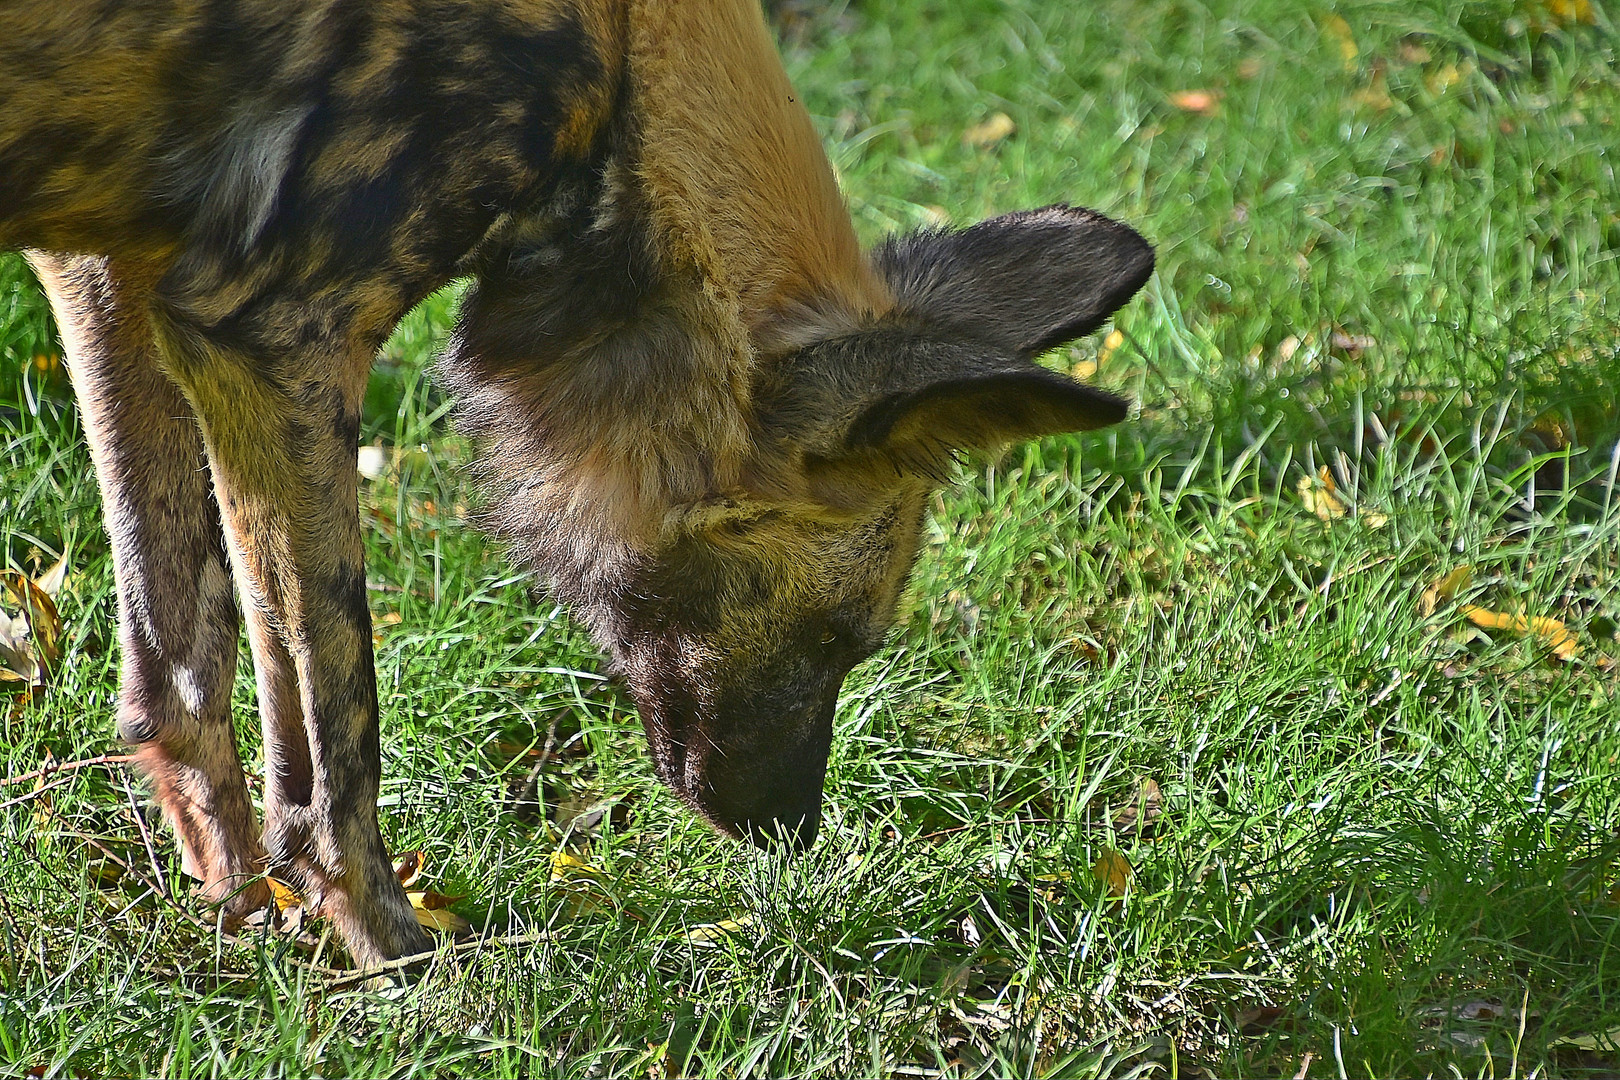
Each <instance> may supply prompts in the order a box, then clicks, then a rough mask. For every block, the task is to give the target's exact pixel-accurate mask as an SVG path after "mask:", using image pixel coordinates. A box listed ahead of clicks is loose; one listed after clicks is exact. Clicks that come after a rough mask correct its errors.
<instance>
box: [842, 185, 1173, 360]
mask: <svg viewBox="0 0 1620 1080" xmlns="http://www.w3.org/2000/svg"><path fill="white" fill-rule="evenodd" d="M873 262H874V264H875V265H876V267H877V269H878V271H879V272H880V273H881V274H882V275H883V276H884V278H885V279H886V280H887V282H888V285H889V288H890V290H891V291H892V292H893V293H894V296H895V299H896V302H897V304H896V310H897V313H898V314H899V316H900V317H902V318H905V319H908V320H910V321H913V322H914V323H916V324H918V325H920V326H921V327H922V328H923V329H924V331H925V332H926V333H928V334H929V336H934V337H939V338H944V339H953V338H954V339H958V340H975V341H983V342H987V343H990V344H994V345H996V346H999V347H1000V348H1001V349H1005V350H1008V351H1011V352H1013V353H1015V354H1017V355H1019V356H1026V357H1027V356H1033V355H1036V354H1038V353H1041V352H1045V351H1046V350H1047V349H1050V348H1053V347H1055V346H1058V345H1061V344H1063V343H1064V342H1066V341H1073V340H1074V339H1075V338H1077V337H1080V336H1082V335H1084V334H1089V333H1090V332H1091V331H1093V330H1095V329H1096V328H1097V327H1099V326H1101V325H1102V323H1103V320H1105V319H1107V318H1108V316H1110V315H1112V314H1113V313H1114V312H1115V311H1116V310H1117V309H1118V308H1119V307H1120V305H1122V304H1124V303H1125V301H1127V300H1129V299H1130V298H1131V296H1132V295H1134V294H1135V292H1136V290H1138V289H1140V288H1141V287H1142V285H1143V283H1144V282H1146V281H1147V279H1148V276H1149V275H1150V274H1152V273H1153V249H1152V248H1151V247H1149V246H1148V243H1147V241H1146V240H1143V239H1142V237H1141V236H1140V235H1138V234H1137V232H1136V231H1135V230H1134V229H1132V228H1130V227H1129V226H1127V225H1121V224H1120V223H1119V222H1117V221H1112V220H1110V219H1108V218H1106V217H1104V216H1102V215H1101V214H1097V213H1093V212H1092V211H1090V210H1082V209H1080V208H1078V207H1072V206H1062V205H1059V206H1048V207H1045V208H1044V209H1041V210H1027V211H1023V212H1020V213H1016V214H1007V215H1005V216H1003V217H998V218H991V219H990V220H989V221H984V222H980V223H979V224H977V225H974V226H971V227H969V228H966V229H962V230H959V231H924V232H920V233H915V234H913V235H911V236H906V237H899V238H896V239H893V240H890V241H888V242H887V243H885V244H883V245H882V246H880V247H879V248H878V249H877V250H876V251H874V252H873Z"/></svg>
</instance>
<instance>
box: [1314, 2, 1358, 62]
mask: <svg viewBox="0 0 1620 1080" xmlns="http://www.w3.org/2000/svg"><path fill="white" fill-rule="evenodd" d="M1322 33H1323V34H1324V35H1325V36H1327V37H1329V38H1331V39H1332V40H1333V41H1334V43H1336V44H1337V45H1338V46H1339V59H1340V60H1342V61H1344V69H1345V70H1346V71H1351V70H1353V69H1354V68H1355V66H1356V57H1357V56H1359V55H1360V54H1361V50H1360V49H1357V48H1356V35H1355V34H1354V33H1353V32H1351V30H1350V24H1349V23H1347V22H1345V21H1344V16H1342V15H1329V16H1328V17H1327V18H1326V19H1324V20H1322Z"/></svg>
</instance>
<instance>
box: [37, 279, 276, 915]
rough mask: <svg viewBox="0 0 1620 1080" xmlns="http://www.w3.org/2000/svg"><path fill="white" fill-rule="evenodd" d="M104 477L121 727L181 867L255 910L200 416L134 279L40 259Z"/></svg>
mask: <svg viewBox="0 0 1620 1080" xmlns="http://www.w3.org/2000/svg"><path fill="white" fill-rule="evenodd" d="M29 261H30V262H31V263H32V264H33V266H34V269H35V271H36V272H37V273H38V274H39V277H40V280H41V281H42V282H43V283H44V285H45V288H46V291H47V292H48V293H49V294H50V298H51V306H52V308H53V309H54V310H55V312H56V317H57V322H58V325H59V326H60V327H61V331H62V336H63V340H64V344H65V345H66V351H67V362H68V370H69V372H70V374H71V376H72V379H73V385H74V389H75V390H76V392H77V394H78V399H79V409H80V415H81V417H82V419H83V423H84V429H85V434H86V436H87V437H88V439H89V442H90V452H91V457H92V458H93V460H94V461H95V466H96V475H97V477H98V479H99V480H100V483H101V497H102V502H103V504H104V505H105V507H106V519H107V530H108V532H109V533H110V534H111V537H112V549H113V560H114V563H113V565H114V573H115V576H116V578H117V583H118V608H119V640H120V643H121V646H122V652H123V669H122V677H121V686H120V689H119V730H120V732H121V733H122V735H123V737H124V738H125V739H127V740H129V741H130V742H131V743H133V744H134V745H135V746H136V747H137V752H138V760H139V761H140V764H141V767H142V768H143V769H144V770H145V772H146V774H147V776H148V777H149V779H150V780H151V782H152V786H153V788H154V790H155V794H156V796H157V799H158V801H159V803H160V804H161V805H162V807H163V810H164V813H165V814H166V815H167V817H168V819H169V821H170V822H171V823H172V825H173V826H174V830H175V832H176V834H178V836H179V838H180V845H181V849H182V860H183V866H184V868H185V869H186V871H187V872H188V873H190V874H191V875H193V876H194V877H197V878H199V879H201V880H202V882H203V892H204V894H205V895H206V896H207V897H208V898H210V899H211V900H213V901H216V902H222V903H224V904H225V905H226V910H227V912H228V913H230V914H232V915H239V914H243V913H245V912H248V911H251V910H254V909H256V908H259V907H262V906H263V905H264V904H265V903H267V902H268V900H269V890H268V888H267V886H266V885H265V883H264V881H263V880H262V875H263V873H264V868H265V862H264V850H263V848H262V847H261V846H260V843H259V828H258V823H257V821H256V819H255V814H254V811H253V804H252V803H251V801H250V800H249V798H248V793H247V788H246V787H245V785H244V783H243V777H242V766H241V763H240V762H239V760H238V759H237V753H236V740H235V736H234V732H233V730H232V727H231V714H230V707H231V684H232V681H233V680H234V678H235V675H236V655H237V651H236V650H237V640H238V636H239V634H240V630H239V620H238V618H237V610H236V597H235V592H234V590H233V588H232V585H231V575H230V568H229V566H228V564H227V562H226V556H225V539H224V536H223V535H222V534H221V532H220V523H219V509H218V506H217V505H216V504H215V502H214V494H213V491H212V489H211V486H210V484H209V478H208V467H207V459H206V457H205V455H204V453H203V442H202V436H201V434H200V433H199V431H198V429H197V421H196V418H195V417H194V416H193V415H192V413H191V408H190V406H188V405H187V404H186V400H185V398H184V397H183V396H182V395H181V393H180V390H179V388H178V387H176V386H175V385H174V383H172V382H171V381H170V380H169V379H168V378H167V377H166V376H165V375H164V374H163V371H162V369H161V366H160V364H159V362H158V358H157V353H156V346H155V344H154V340H153V335H152V328H151V324H150V322H149V320H148V319H147V317H146V304H145V290H144V289H143V288H142V286H141V285H140V283H139V281H138V278H139V275H138V274H136V275H126V274H125V273H124V272H123V269H122V268H121V267H118V266H116V265H113V264H110V263H109V262H108V261H107V260H105V259H97V258H89V257H72V258H66V257H57V256H52V255H46V254H43V253H39V252H35V253H32V254H30V256H29Z"/></svg>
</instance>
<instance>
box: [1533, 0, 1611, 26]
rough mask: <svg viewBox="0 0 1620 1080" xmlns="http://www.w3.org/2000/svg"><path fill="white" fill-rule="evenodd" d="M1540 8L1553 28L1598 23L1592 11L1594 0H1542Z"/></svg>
mask: <svg viewBox="0 0 1620 1080" xmlns="http://www.w3.org/2000/svg"><path fill="white" fill-rule="evenodd" d="M1540 7H1541V9H1542V11H1543V12H1544V13H1545V14H1546V16H1547V18H1546V20H1545V22H1546V23H1547V24H1550V25H1552V26H1562V25H1564V24H1566V23H1586V24H1587V25H1591V24H1592V23H1595V22H1596V21H1597V16H1596V15H1595V14H1594V13H1593V11H1592V0H1541V2H1540ZM1538 21H1539V20H1538Z"/></svg>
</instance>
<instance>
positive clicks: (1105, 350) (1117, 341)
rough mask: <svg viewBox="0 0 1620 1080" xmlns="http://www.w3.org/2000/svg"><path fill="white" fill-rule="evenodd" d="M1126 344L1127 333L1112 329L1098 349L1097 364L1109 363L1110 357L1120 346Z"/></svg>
mask: <svg viewBox="0 0 1620 1080" xmlns="http://www.w3.org/2000/svg"><path fill="white" fill-rule="evenodd" d="M1124 344H1125V335H1124V334H1122V333H1121V332H1120V331H1118V330H1110V331H1109V332H1108V336H1107V337H1105V338H1103V343H1102V345H1101V346H1099V347H1098V349H1097V366H1098V367H1102V366H1103V365H1104V364H1106V363H1108V358H1109V357H1111V356H1113V355H1114V354H1115V353H1116V352H1118V351H1119V349H1120V346H1122V345H1124Z"/></svg>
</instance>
